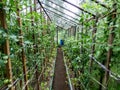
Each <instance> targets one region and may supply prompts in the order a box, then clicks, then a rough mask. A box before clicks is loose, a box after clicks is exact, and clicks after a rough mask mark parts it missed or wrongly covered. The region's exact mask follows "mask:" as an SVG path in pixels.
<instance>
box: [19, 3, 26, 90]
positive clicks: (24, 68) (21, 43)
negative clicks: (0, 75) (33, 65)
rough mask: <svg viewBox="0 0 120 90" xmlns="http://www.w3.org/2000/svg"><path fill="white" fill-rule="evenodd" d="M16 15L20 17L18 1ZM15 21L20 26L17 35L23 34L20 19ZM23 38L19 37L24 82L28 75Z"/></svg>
mask: <svg viewBox="0 0 120 90" xmlns="http://www.w3.org/2000/svg"><path fill="white" fill-rule="evenodd" d="M17 15H18V17H20V10H19V6H18V3H17ZM17 21H18V26H19V28H20V30H19V35H20V36H23V32H22V29H21V27H22V20H21V18H17ZM23 42H24V41H23V38H20V41H19V43H20V46H21V47H22V52H21V55H22V63H23V74H24V83H25V84H26V82H27V81H28V77H27V66H26V55H25V51H24V48H23ZM25 90H28V85H26V87H25Z"/></svg>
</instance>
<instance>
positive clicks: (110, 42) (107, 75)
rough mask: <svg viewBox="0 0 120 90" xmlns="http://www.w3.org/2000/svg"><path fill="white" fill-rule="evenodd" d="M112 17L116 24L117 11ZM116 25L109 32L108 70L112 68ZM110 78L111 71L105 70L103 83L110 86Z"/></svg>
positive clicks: (115, 5) (114, 6)
mask: <svg viewBox="0 0 120 90" xmlns="http://www.w3.org/2000/svg"><path fill="white" fill-rule="evenodd" d="M116 7H117V4H116V3H114V5H113V8H114V9H115V12H117V9H116ZM111 19H112V22H113V25H115V23H116V13H113V14H112V16H111ZM114 31H115V27H111V29H110V31H109V32H110V34H109V37H108V45H109V46H110V48H109V50H108V52H107V60H106V68H107V69H108V70H110V65H109V64H110V63H111V58H112V52H113V50H112V48H111V46H112V45H113V41H114V37H115V32H114ZM108 80H109V72H107V71H106V72H105V75H104V81H103V84H104V85H105V86H106V87H107V86H108Z"/></svg>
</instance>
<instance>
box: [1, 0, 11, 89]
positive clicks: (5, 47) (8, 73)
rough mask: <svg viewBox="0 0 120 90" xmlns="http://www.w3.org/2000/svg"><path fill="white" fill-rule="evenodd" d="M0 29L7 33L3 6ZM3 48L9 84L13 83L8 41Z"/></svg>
mask: <svg viewBox="0 0 120 90" xmlns="http://www.w3.org/2000/svg"><path fill="white" fill-rule="evenodd" d="M0 3H2V0H0ZM0 27H2V28H3V29H4V30H5V32H7V31H8V30H7V24H6V16H5V11H4V9H3V6H2V7H1V8H0ZM3 47H4V53H5V54H6V55H7V56H8V59H7V64H6V69H7V70H6V71H7V78H8V79H9V80H10V84H12V83H13V78H12V66H11V60H10V46H9V39H8V38H6V39H5V43H4V45H3ZM10 90H13V87H11V88H10Z"/></svg>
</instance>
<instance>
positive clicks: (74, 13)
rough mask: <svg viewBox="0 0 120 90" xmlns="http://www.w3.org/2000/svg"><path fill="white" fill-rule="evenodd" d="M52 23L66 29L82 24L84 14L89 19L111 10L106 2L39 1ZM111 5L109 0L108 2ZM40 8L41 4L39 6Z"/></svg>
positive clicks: (89, 0) (88, 0)
mask: <svg viewBox="0 0 120 90" xmlns="http://www.w3.org/2000/svg"><path fill="white" fill-rule="evenodd" d="M39 1H40V2H41V4H42V6H43V8H44V10H45V11H46V13H47V14H48V16H49V17H50V19H51V21H52V22H55V24H56V25H58V26H60V27H63V28H65V29H67V28H70V27H71V26H75V25H78V24H80V19H81V17H82V15H83V14H89V16H88V18H92V17H95V16H96V15H101V14H102V12H105V11H107V10H108V9H109V7H107V6H108V5H106V3H105V2H106V1H105V0H39ZM107 3H109V0H108V1H107ZM38 6H39V4H38Z"/></svg>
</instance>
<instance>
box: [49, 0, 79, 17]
mask: <svg viewBox="0 0 120 90" xmlns="http://www.w3.org/2000/svg"><path fill="white" fill-rule="evenodd" d="M47 1H48V2H51V3H53V4H54V5H56V6H59V7H60V8H63V9H65V10H66V11H69V12H71V13H73V14H74V15H76V16H78V17H81V16H80V15H79V14H77V13H75V12H73V11H71V10H69V9H67V8H65V7H63V6H60V5H58V4H56V3H54V2H53V1H51V0H47Z"/></svg>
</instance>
